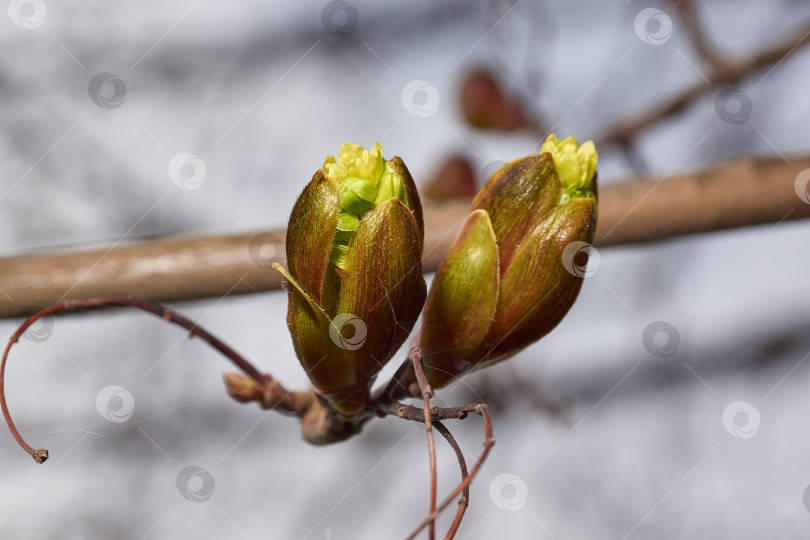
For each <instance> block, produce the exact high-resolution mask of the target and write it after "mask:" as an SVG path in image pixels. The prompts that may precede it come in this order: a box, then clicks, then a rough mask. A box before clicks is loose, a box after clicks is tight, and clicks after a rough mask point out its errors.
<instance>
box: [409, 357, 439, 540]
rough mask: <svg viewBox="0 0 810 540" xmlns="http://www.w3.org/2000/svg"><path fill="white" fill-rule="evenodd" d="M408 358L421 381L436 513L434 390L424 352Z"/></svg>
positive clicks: (431, 526)
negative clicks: (424, 361) (425, 368)
mask: <svg viewBox="0 0 810 540" xmlns="http://www.w3.org/2000/svg"><path fill="white" fill-rule="evenodd" d="M408 359H409V360H410V361H411V364H412V365H413V369H414V372H415V373H416V380H417V382H418V383H419V389H420V390H421V391H422V401H423V405H424V420H425V432H426V433H427V443H428V456H429V458H430V514H429V515H431V516H432V515H434V514H435V513H436V444H435V442H434V440H433V426H432V425H431V421H430V397H431V396H432V395H433V391H432V390H431V389H430V383H428V380H427V377H425V371H424V369H423V368H422V352H421V351H420V350H419V349H418V348H416V349H413V350H412V351H411V353H410V354H409V355H408ZM428 538H429V540H434V539H435V538H436V521H435V519H432V520H430V523H428Z"/></svg>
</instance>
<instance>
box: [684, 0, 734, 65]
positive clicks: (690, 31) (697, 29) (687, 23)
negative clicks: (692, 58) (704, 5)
mask: <svg viewBox="0 0 810 540" xmlns="http://www.w3.org/2000/svg"><path fill="white" fill-rule="evenodd" d="M673 3H674V4H675V8H676V9H677V10H678V14H679V15H680V17H681V23H682V24H683V26H684V28H685V29H686V34H687V35H688V36H689V39H690V40H691V42H692V48H693V49H695V52H696V53H698V55H700V57H701V58H702V59H703V61H704V62H706V63H707V64H708V65H710V66H712V67H713V68H715V69H716V68H718V67H719V66H721V65H722V63H723V62H722V60H721V59H720V58H719V57H718V56H717V54H716V53H715V52H714V50H713V49H712V48H711V47H710V46H709V44H708V42H707V41H706V35H705V34H704V33H703V27H702V26H701V24H700V17H698V13H697V9H696V8H695V4H694V2H693V1H692V0H677V1H676V0H673Z"/></svg>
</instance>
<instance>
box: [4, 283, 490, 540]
mask: <svg viewBox="0 0 810 540" xmlns="http://www.w3.org/2000/svg"><path fill="white" fill-rule="evenodd" d="M115 306H118V307H133V308H136V309H140V310H142V311H146V312H148V313H152V314H154V315H157V316H158V317H160V318H161V319H163V320H165V321H168V322H171V323H174V324H176V325H178V326H181V327H183V328H185V329H187V330H188V331H189V335H190V336H192V337H193V336H197V337H200V338H201V339H203V340H204V341H205V342H206V343H208V344H209V345H210V346H211V347H213V348H214V349H216V350H217V351H219V352H220V353H222V354H223V355H224V356H226V357H227V358H228V359H229V360H231V361H232V362H233V363H234V364H235V365H236V366H237V367H239V368H240V369H241V370H242V371H244V372H245V374H246V375H247V376H248V377H250V378H251V379H253V380H254V381H256V387H251V388H250V389H249V391H247V393H246V394H245V395H244V396H240V395H238V391H236V393H235V392H234V391H233V389H232V387H231V385H230V384H229V393H231V395H232V396H233V397H235V398H237V399H238V400H240V401H243V402H248V401H259V402H260V404H261V405H262V406H263V407H264V408H272V409H278V410H279V411H281V412H288V413H294V414H297V415H298V416H301V417H302V426H303V425H304V424H305V423H306V422H305V421H306V419H307V418H308V416H309V415H310V414H311V413H312V412H313V411H314V412H315V413H317V414H323V416H322V417H320V420H318V419H315V421H316V423H317V422H318V421H321V422H324V423H325V425H324V428H325V431H326V432H327V433H329V429H330V426H331V427H332V428H334V429H335V431H340V430H344V431H343V432H341V437H338V438H334V439H329V438H327V439H324V440H322V441H321V443H323V442H336V441H338V440H344V439H345V438H347V437H348V436H351V435H354V434H357V433H359V432H360V430H361V429H362V426H363V425H364V424H365V423H366V422H367V421H368V420H369V419H371V418H372V417H374V416H375V415H377V416H396V417H398V418H403V419H405V420H410V421H417V422H423V423H424V424H425V430H426V433H427V437H428V451H429V453H430V472H431V496H430V512H429V515H428V517H427V518H425V519H424V520H423V521H422V523H420V524H419V526H418V527H417V528H416V530H414V531H413V532H412V533H411V535H410V536H409V537H408V539H412V538H414V537H415V536H416V535H417V534H419V532H420V531H421V530H422V529H424V528H425V527H428V528H429V531H430V538H431V539H432V538H434V535H435V520H436V518H437V517H438V516H439V515H440V514H441V512H442V511H443V510H444V509H445V508H447V506H448V505H449V504H450V502H452V501H453V500H454V499H455V498H456V497H457V496H459V495H460V494H461V498H460V500H459V509H458V511H457V513H456V517H455V519H454V520H453V523H452V525H451V527H450V529H449V531H448V533H447V536H446V537H445V540H451V539H452V538H453V537H454V536H455V534H456V532H457V531H458V528H459V525H460V523H461V520H462V518H463V516H464V513H465V511H466V508H467V504H468V501H469V487H470V483H471V482H472V480H473V478H475V476H476V474H478V472H479V471H480V469H481V466H482V465H483V463H484V461H485V460H486V458H487V456H488V455H489V452H490V450H491V449H492V446H493V445H494V444H495V439H494V438H493V437H492V422H491V419H490V416H489V412H488V410H487V406H486V405H485V404H473V405H464V406H461V407H447V408H439V407H433V408H431V407H430V397H431V395H432V391H431V388H430V384H429V383H428V381H427V378H426V377H425V373H424V369H423V366H422V363H421V362H422V353H421V351H420V350H419V349H418V348H416V349H413V350H412V351H411V353H410V354H409V356H408V360H407V361H406V362H404V363H403V365H402V366H400V368H399V369H398V370H397V372H396V374H395V375H394V377H393V379H392V381H391V382H390V383H389V384H388V386H387V387H386V390H385V391H383V392H382V394H380V395H379V396H377V397H375V398H373V399H372V400H371V401H370V402H369V403H368V404H367V406H366V408H365V409H364V410H363V411H362V412H361V413H360V414H358V415H357V416H356V417H355V418H354V419H350V420H346V419H343V420H340V421H339V422H340V425H331V424H330V422H338V420H337V418H339V417H338V416H337V415H334V414H329V411H328V410H327V408H326V407H328V404H326V403H324V404H321V405H318V406H317V407H313V406H312V405H313V404H314V403H317V400H314V399H312V398H311V395H310V394H309V393H305V392H292V391H288V390H286V389H284V388H283V387H282V386H281V385H280V384H279V383H278V382H277V381H276V380H275V379H274V378H273V377H271V376H270V375H267V374H263V373H261V372H260V371H259V370H258V369H256V367H254V366H253V364H251V363H250V362H248V361H247V360H246V359H245V358H244V357H242V356H241V355H240V354H239V353H237V352H236V351H234V350H233V349H232V348H231V347H229V346H228V345H226V344H225V343H224V342H222V341H220V340H219V339H218V338H216V337H214V336H213V335H212V334H210V333H209V332H208V331H206V330H204V329H203V328H200V327H199V326H198V325H197V324H196V323H194V322H192V321H191V320H189V319H187V318H185V317H183V316H182V315H179V314H177V313H174V312H173V311H171V310H169V309H168V308H166V307H164V306H162V305H160V304H155V303H152V302H146V301H144V300H139V299H137V298H132V297H117V296H108V297H99V298H91V299H87V300H67V301H64V302H59V303H57V304H54V305H52V306H49V307H47V308H45V309H42V310H40V311H38V312H36V313H35V314H33V315H31V316H30V317H29V318H28V319H26V320H25V321H24V322H23V323H22V324H21V325H20V326H19V328H17V330H16V331H15V332H14V333H13V334H12V335H11V337H10V338H9V341H8V344H7V345H6V348H5V351H4V352H3V357H2V360H0V407H2V410H3V416H4V417H5V420H6V423H7V424H8V427H9V429H10V431H11V433H12V435H13V436H14V438H15V439H16V441H17V443H19V445H20V446H21V447H22V448H23V450H25V451H26V452H27V453H28V454H29V455H31V456H32V457H33V458H34V460H35V461H36V462H37V463H43V462H44V461H45V460H47V459H48V451H47V450H45V449H34V448H33V447H31V446H29V445H28V444H27V443H26V442H25V440H23V438H22V436H21V435H20V433H19V431H18V430H17V428H16V426H15V425H14V422H13V421H12V419H11V415H10V413H9V410H8V405H7V403H6V395H5V369H6V362H7V360H8V356H9V352H10V351H11V348H12V347H13V346H14V344H15V343H17V342H18V341H19V339H20V337H21V336H22V335H23V334H24V333H25V331H26V330H28V328H30V327H31V325H32V324H34V323H35V322H37V321H38V320H40V319H42V318H43V317H47V316H50V315H55V314H58V313H70V312H78V311H91V310H98V309H104V308H108V307H115ZM410 368H413V372H414V374H415V376H416V379H417V382H418V384H419V388H420V389H421V391H422V399H423V406H422V407H421V408H418V407H414V406H412V405H405V404H403V403H399V402H397V401H395V400H394V399H393V397H394V396H399V395H407V390H408V388H407V386H408V372H409V369H410ZM237 378H238V376H237ZM227 382H228V380H227V377H226V383H227ZM232 382H233V385H235V386H236V387H241V384H242V382H243V381H241V380H240V381H236V380H234V381H232ZM248 386H250V385H248ZM257 389H258V391H257ZM471 412H474V413H477V414H480V415H481V417H482V418H483V419H484V434H485V440H484V443H483V447H484V448H483V450H482V451H481V454H480V455H479V457H478V460H477V461H476V462H475V465H473V467H472V469H470V470H469V471H468V470H467V464H466V462H465V459H464V455H463V454H462V452H461V449H460V448H459V446H458V443H457V442H456V440H455V438H454V437H453V435H452V434H451V433H450V431H449V430H448V429H447V428H446V427H445V426H444V425H443V424H442V423H441V420H449V419H458V420H462V419H464V418H466V417H467V415H468V414H469V413H471ZM434 426H435V427H436V429H437V430H438V431H439V432H440V433H441V434H442V436H444V438H445V439H446V440H447V441H448V443H449V444H450V446H451V447H452V448H453V450H454V451H455V453H456V457H457V459H458V462H459V467H460V469H461V482H460V483H459V485H458V486H457V487H456V488H455V489H454V490H453V492H452V493H451V494H450V495H449V496H448V497H447V498H446V499H445V500H444V501H442V502H441V504H438V505H437V504H436V499H437V497H436V492H437V482H436V448H435V441H434V438H433V427H434ZM344 435H345V436H344ZM307 440H310V439H307ZM310 442H313V441H312V440H310Z"/></svg>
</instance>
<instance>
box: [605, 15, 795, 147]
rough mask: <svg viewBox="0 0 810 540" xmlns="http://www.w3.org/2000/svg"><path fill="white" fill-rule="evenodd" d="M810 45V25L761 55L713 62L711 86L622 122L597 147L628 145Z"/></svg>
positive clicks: (685, 93) (696, 87) (701, 86)
mask: <svg viewBox="0 0 810 540" xmlns="http://www.w3.org/2000/svg"><path fill="white" fill-rule="evenodd" d="M693 42H694V39H693ZM808 42H810V25H805V26H803V27H802V28H800V29H799V31H798V32H797V33H795V34H794V35H793V36H792V37H791V38H789V39H786V40H785V41H783V42H782V43H780V44H779V45H776V46H774V47H772V48H770V49H767V50H764V51H761V52H758V53H756V54H754V55H752V56H749V57H748V58H744V59H742V60H737V61H732V60H716V61H715V62H714V63H713V67H712V70H711V72H710V73H709V74H708V75H707V77H706V79H707V80H708V84H707V81H704V80H700V81H698V82H696V83H695V84H694V85H692V86H690V87H689V88H687V89H686V90H683V91H682V92H681V93H679V94H677V95H676V96H675V97H673V98H671V99H670V100H668V101H665V102H664V103H663V104H659V105H656V106H654V107H653V108H652V109H650V110H649V111H647V112H646V113H644V114H641V115H640V116H637V117H636V118H634V119H631V120H629V121H625V122H620V123H619V124H617V125H615V126H613V127H612V128H610V129H608V130H606V131H605V133H604V134H603V135H602V136H601V137H598V138H597V139H596V146H597V148H599V147H601V146H605V145H608V144H622V143H625V142H627V141H629V140H631V139H632V138H633V137H635V136H636V135H638V133H639V132H641V131H643V130H645V129H647V128H649V127H651V126H653V125H655V124H657V123H658V122H660V121H661V120H663V119H665V118H667V117H669V116H672V115H674V114H677V113H678V112H680V111H682V110H683V109H685V108H686V107H687V106H688V105H690V104H691V103H693V102H694V101H696V100H697V99H698V98H700V97H702V96H703V95H705V94H706V93H708V92H709V91H712V90H716V89H717V86H718V85H728V84H734V83H736V82H738V81H740V80H741V79H743V78H744V77H746V76H748V75H751V74H752V73H754V72H756V71H758V70H760V69H762V68H765V67H767V66H770V65H771V64H776V63H778V62H780V61H781V60H782V59H784V58H785V57H786V56H787V55H788V54H790V53H792V52H793V51H794V50H796V49H798V48H799V47H802V46H804V45H806V44H807V43H808ZM704 45H705V44H704ZM706 50H708V49H706ZM702 54H706V52H705V51H704V52H703V53H702Z"/></svg>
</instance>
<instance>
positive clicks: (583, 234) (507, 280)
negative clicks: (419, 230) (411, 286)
mask: <svg viewBox="0 0 810 540" xmlns="http://www.w3.org/2000/svg"><path fill="white" fill-rule="evenodd" d="M596 162H597V155H596V149H595V147H594V145H593V143H592V142H591V141H588V142H586V143H585V144H583V145H581V146H580V145H579V144H578V143H577V141H576V140H575V139H574V138H573V137H569V138H567V139H564V140H559V139H557V137H556V136H555V135H553V134H552V135H550V136H549V137H548V138H547V139H546V141H545V143H544V144H543V146H542V148H541V153H539V154H537V155H533V156H527V157H524V158H520V159H516V160H514V161H512V162H510V163H507V164H506V165H504V166H503V167H501V168H500V169H498V170H497V171H496V172H495V174H493V175H492V177H491V178H489V180H487V182H486V183H485V184H484V186H483V187H482V188H481V191H479V192H478V195H477V196H476V197H475V199H474V200H473V203H472V206H471V207H470V213H469V215H468V216H467V219H466V220H465V222H464V224H463V225H462V227H461V231H460V232H459V234H458V236H457V237H456V240H455V242H454V244H453V246H452V247H451V249H450V252H449V253H448V255H447V256H446V257H445V259H444V260H443V261H442V263H441V265H440V266H439V268H438V270H437V271H436V276H435V278H434V280H433V284H432V286H431V289H430V294H429V296H428V300H427V303H426V304H425V311H424V315H423V317H424V318H423V325H422V331H421V334H420V337H419V345H420V346H421V348H422V352H423V354H424V362H425V373H426V375H427V376H428V380H429V382H430V384H431V385H432V386H434V387H440V386H443V385H445V384H447V383H448V382H450V381H451V380H452V379H453V378H454V377H458V376H459V375H462V374H464V373H466V372H467V371H469V370H471V369H479V368H482V367H485V366H489V365H491V364H494V363H496V362H498V361H501V360H503V359H505V358H508V357H509V356H512V355H514V354H515V353H516V352H518V351H520V350H521V349H523V348H524V347H526V346H528V345H530V344H531V343H533V342H535V341H537V340H538V339H540V338H541V337H543V336H544V335H546V334H547V333H548V332H550V331H551V330H552V329H553V328H554V327H555V326H557V324H558V323H559V322H560V321H561V320H562V318H563V317H564V316H565V314H566V313H567V312H568V309H569V308H570V307H571V306H572V305H573V303H574V300H576V297H577V294H578V293H579V289H580V287H581V286H582V279H583V278H582V277H581V275H574V274H575V273H572V272H569V271H568V270H567V269H566V268H565V266H564V264H563V250H564V249H565V248H566V246H568V245H569V244H570V243H571V242H574V241H581V242H588V243H590V242H592V241H593V232H594V225H595V222H596V195H595V193H596Z"/></svg>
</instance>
